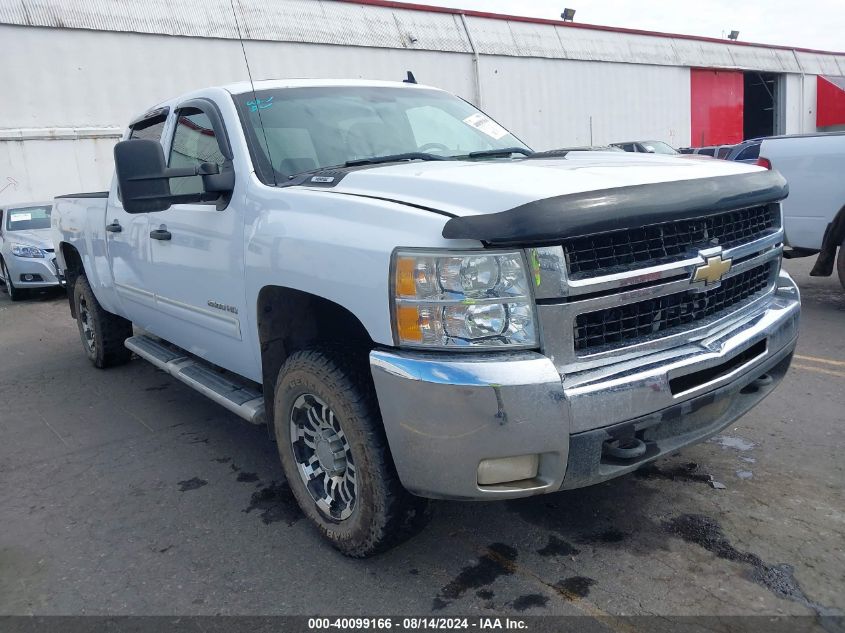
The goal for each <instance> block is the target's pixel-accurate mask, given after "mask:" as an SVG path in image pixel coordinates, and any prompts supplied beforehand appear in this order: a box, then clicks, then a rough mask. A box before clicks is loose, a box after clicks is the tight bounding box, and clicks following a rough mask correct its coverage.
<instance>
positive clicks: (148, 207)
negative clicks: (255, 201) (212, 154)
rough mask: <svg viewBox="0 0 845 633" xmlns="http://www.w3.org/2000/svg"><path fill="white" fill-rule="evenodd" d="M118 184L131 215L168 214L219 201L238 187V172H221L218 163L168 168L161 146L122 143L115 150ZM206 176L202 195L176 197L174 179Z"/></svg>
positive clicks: (140, 141)
mask: <svg viewBox="0 0 845 633" xmlns="http://www.w3.org/2000/svg"><path fill="white" fill-rule="evenodd" d="M114 165H115V172H116V173H117V183H118V186H119V187H120V195H121V199H122V201H123V209H124V210H125V211H126V212H127V213H149V212H151V211H164V210H166V209H169V208H170V206H171V205H173V204H179V203H186V202H207V201H213V200H218V199H220V198H223V197H225V194H227V193H230V192H231V191H232V189H234V186H235V172H234V171H232V170H231V169H230V170H227V171H223V172H222V173H221V172H220V169H219V168H218V167H217V165H215V164H214V163H202V164H201V165H198V166H196V167H182V168H176V167H168V166H167V163H166V162H165V160H164V150H163V149H162V147H161V143H159V142H158V141H153V140H149V139H132V140H129V141H121V142H120V143H118V144H117V145H115V146H114ZM189 176H202V177H203V189H204V191H203V192H202V193H189V194H181V195H173V194H172V193H171V192H170V179H171V178H185V177H189Z"/></svg>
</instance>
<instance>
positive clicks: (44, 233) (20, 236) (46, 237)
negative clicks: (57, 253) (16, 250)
mask: <svg viewBox="0 0 845 633" xmlns="http://www.w3.org/2000/svg"><path fill="white" fill-rule="evenodd" d="M6 240H7V241H9V242H14V243H15V244H23V245H25V246H37V247H38V248H42V249H49V250H53V238H52V236H51V234H50V229H34V230H29V231H9V232H8V233H6Z"/></svg>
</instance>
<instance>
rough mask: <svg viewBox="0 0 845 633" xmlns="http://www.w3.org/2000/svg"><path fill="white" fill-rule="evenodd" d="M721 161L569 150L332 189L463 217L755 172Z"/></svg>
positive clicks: (399, 172) (360, 174)
mask: <svg viewBox="0 0 845 633" xmlns="http://www.w3.org/2000/svg"><path fill="white" fill-rule="evenodd" d="M760 170H761V168H759V167H755V166H749V165H741V164H737V163H733V162H728V161H722V160H690V159H688V158H675V157H670V156H666V157H664V156H655V155H651V154H646V155H637V154H625V153H622V152H570V153H569V154H567V155H566V156H565V157H563V158H549V159H526V160H523V159H516V160H487V161H460V162H458V161H442V162H440V161H429V162H409V163H400V164H392V165H385V166H379V167H368V168H364V169H360V170H357V171H352V172H350V173H348V174H346V175H345V176H344V177H343V178H342V180H341V181H340V182H339V183H337V184H336V185H335V186H334V187H332V188H331V189H330V190H331V191H335V192H338V193H344V194H354V195H361V196H368V197H375V198H383V199H389V200H395V201H397V202H402V203H405V204H410V205H414V206H420V207H426V208H430V209H434V210H437V211H442V212H445V213H448V214H450V215H453V216H457V217H462V216H470V215H481V214H488V213H497V212H500V211H505V210H508V209H513V208H515V207H519V206H521V205H524V204H527V203H529V202H533V201H536V200H542V199H546V198H553V197H556V196H563V195H568V194H576V193H582V192H589V191H597V190H603V189H613V188H619V187H628V186H632V185H644V184H652V183H660V182H673V181H679V180H692V179H698V178H710V177H716V176H725V175H731V174H740V173H748V172H753V171H760Z"/></svg>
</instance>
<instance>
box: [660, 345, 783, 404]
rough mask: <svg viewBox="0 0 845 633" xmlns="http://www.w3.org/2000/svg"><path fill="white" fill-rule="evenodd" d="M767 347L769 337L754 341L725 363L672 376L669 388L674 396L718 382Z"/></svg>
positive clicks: (764, 351) (763, 352)
mask: <svg viewBox="0 0 845 633" xmlns="http://www.w3.org/2000/svg"><path fill="white" fill-rule="evenodd" d="M767 347H768V339H763V340H761V341H758V342H757V343H754V345H752V346H751V347H747V348H746V349H744V350H743V351H741V352H740V353H739V354H736V355H735V356H733V357H731V358H729V359H728V360H726V361H724V362H723V363H720V364H718V365H715V366H713V367H708V368H706V369H701V370H699V371H695V372H691V373H689V374H684V375H682V376H676V377H675V378H670V379H669V390H670V391H671V392H672V395H673V396H679V395H682V394H685V393H688V392H690V391H694V390H695V389H698V388H699V387H702V386H704V385H706V384H708V383H712V382H716V381H718V380H720V379H722V378H725V377H726V376H729V375H730V374H732V373H733V372H735V371H737V370H738V369H740V368H742V367H743V366H744V365H747V364H749V363H751V362H752V361H754V360H755V359H757V358H759V357H760V356H762V355H763V354H765V353H766V349H767Z"/></svg>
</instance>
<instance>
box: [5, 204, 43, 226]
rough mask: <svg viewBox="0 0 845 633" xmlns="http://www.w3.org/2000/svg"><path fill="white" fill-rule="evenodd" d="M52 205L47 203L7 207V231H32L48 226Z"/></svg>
mask: <svg viewBox="0 0 845 633" xmlns="http://www.w3.org/2000/svg"><path fill="white" fill-rule="evenodd" d="M52 209H53V207H52V206H51V205H49V204H46V205H43V206H38V207H20V208H17V209H9V210H8V211H7V217H6V230H7V231H32V230H37V229H49V228H50V211H51V210H52Z"/></svg>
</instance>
